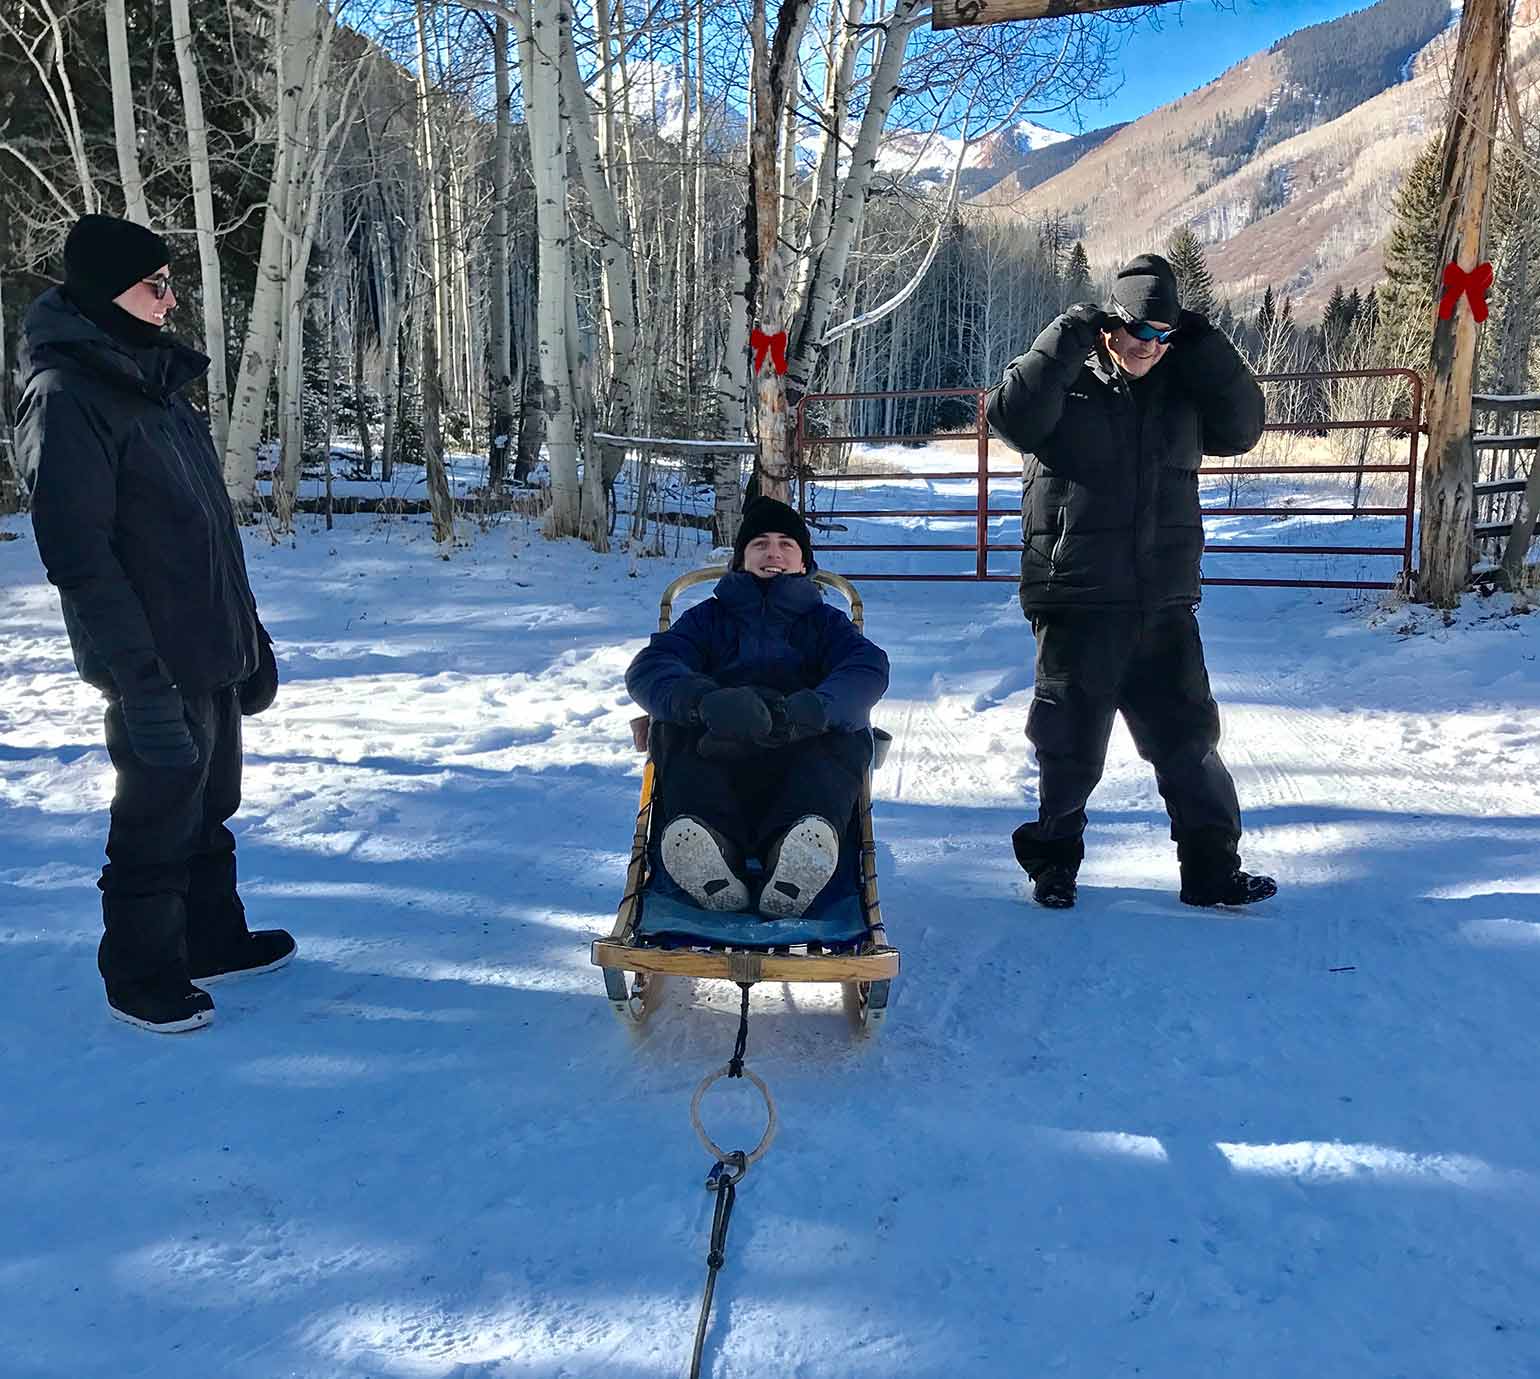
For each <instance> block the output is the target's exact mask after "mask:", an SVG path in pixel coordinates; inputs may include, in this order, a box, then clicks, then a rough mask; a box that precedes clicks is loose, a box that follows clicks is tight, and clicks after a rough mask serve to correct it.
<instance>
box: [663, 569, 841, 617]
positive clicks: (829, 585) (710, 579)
mask: <svg viewBox="0 0 1540 1379" xmlns="http://www.w3.org/2000/svg"><path fill="white" fill-rule="evenodd" d="M727 572H728V571H727V566H725V565H707V566H705V567H704V568H702V569H699V570H691V571H690V572H689V573H688V574H683V575H680V576H679V578H678V579H676V580H674V581H673V582H672V583H671V584H670V585H669V586H668V588H667V589H665V590H664V591H663V597H662V599H661V600H659V604H658V631H659V632H667V631H668V629H669V624H670V623H672V622H673V620H674V600H675V598H677V597H678V596H679V595H680V594H682V593H683V592H684V591H685V590H686V589H689V588H691V587H692V586H694V585H696V584H714V583H715V582H716V581H717V580H719V579H721V578H722V576H723V575H725V574H726V573H727ZM812 580H813V583H814V584H821V585H823V587H824V588H825V589H832V590H834V592H835V593H836V594H838V595H839V596H840V597H841V598H842V599H844V600H845V602H846V603H847V604H849V605H850V621H851V622H853V623H854V624H855V625H856V631H858V632H863V631H865V630H866V629H865V628H864V627H863V626H862V623H863V621H864V617H863V609H862V606H861V595H860V594H859V593H858V592H857V590H856V586H855V585H854V584H852V583H851V582H850V581H849V580H848V579H846V578H845V576H844V575H833V574H830V573H829V572H828V571H827V570H814V571H813V574H812Z"/></svg>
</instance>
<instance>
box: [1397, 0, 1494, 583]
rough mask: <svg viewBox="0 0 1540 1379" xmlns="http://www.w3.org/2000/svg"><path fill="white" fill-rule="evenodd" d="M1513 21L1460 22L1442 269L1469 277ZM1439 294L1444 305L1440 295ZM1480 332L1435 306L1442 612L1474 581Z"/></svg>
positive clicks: (1437, 567) (1477, 12) (1432, 416)
mask: <svg viewBox="0 0 1540 1379" xmlns="http://www.w3.org/2000/svg"><path fill="white" fill-rule="evenodd" d="M1510 20H1511V10H1510V8H1509V3H1508V0H1466V4H1465V8H1464V11H1463V13H1462V16H1461V19H1460V38H1459V48H1458V51H1457V54H1456V57H1455V71H1454V80H1453V83H1452V85H1451V87H1450V92H1449V119H1448V123H1447V125H1446V126H1445V134H1444V179H1443V217H1442V223H1441V227H1440V234H1439V243H1440V245H1441V246H1442V250H1441V253H1440V255H1439V260H1438V263H1439V267H1440V269H1441V268H1442V266H1443V265H1444V264H1447V263H1457V264H1459V266H1460V267H1461V268H1462V269H1464V270H1465V271H1466V272H1471V271H1473V270H1474V269H1475V267H1476V265H1477V264H1478V263H1480V262H1482V257H1483V244H1484V239H1485V232H1486V202H1487V189H1488V186H1489V184H1490V181H1491V170H1492V134H1493V131H1494V130H1495V129H1496V127H1497V107H1498V100H1499V96H1500V93H1501V90H1502V71H1503V63H1504V61H1505V57H1506V54H1507V50H1508V32H1509V24H1510ZM1434 295H1435V300H1437V298H1438V297H1439V296H1440V295H1441V294H1440V293H1439V292H1438V291H1435V294H1434ZM1477 334H1478V328H1477V323H1476V321H1475V318H1474V317H1473V315H1472V313H1471V306H1470V303H1469V301H1467V300H1465V299H1463V298H1462V299H1461V300H1460V301H1459V302H1458V303H1457V304H1456V306H1455V310H1454V314H1453V316H1452V317H1451V318H1450V319H1449V320H1447V321H1445V320H1442V319H1441V318H1440V317H1439V315H1438V313H1437V310H1436V309H1435V315H1434V322H1433V374H1432V379H1431V383H1430V386H1429V388H1428V449H1427V453H1426V455H1425V456H1424V458H1423V466H1422V547H1421V570H1420V579H1419V585H1418V596H1419V597H1420V598H1421V599H1422V600H1424V601H1425V602H1427V603H1431V604H1433V605H1434V606H1435V607H1438V608H1453V607H1455V606H1456V605H1458V603H1459V601H1460V595H1461V594H1462V593H1463V592H1464V590H1465V587H1466V584H1467V582H1468V581H1469V578H1470V566H1471V550H1472V545H1473V532H1472V524H1473V521H1474V515H1473V514H1474V495H1473V493H1472V484H1473V483H1474V481H1475V480H1474V472H1475V456H1474V453H1473V451H1472V449H1471V393H1472V391H1473V388H1474V383H1475V369H1476V346H1477Z"/></svg>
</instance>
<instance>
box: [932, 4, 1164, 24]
mask: <svg viewBox="0 0 1540 1379" xmlns="http://www.w3.org/2000/svg"><path fill="white" fill-rule="evenodd" d="M1173 3H1175V0H934V3H933V4H932V5H931V9H930V26H931V28H933V29H966V28H976V27H978V26H979V25H981V24H1005V23H1008V22H1009V21H1010V20H1013V19H1061V18H1063V16H1065V15H1067V14H1095V13H1097V12H1098V11H1100V10H1132V9H1140V8H1142V7H1143V6H1145V5H1170V4H1173Z"/></svg>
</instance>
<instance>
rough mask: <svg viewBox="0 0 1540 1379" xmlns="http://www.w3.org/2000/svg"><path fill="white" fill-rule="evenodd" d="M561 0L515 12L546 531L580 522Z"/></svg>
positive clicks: (573, 529) (572, 528)
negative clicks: (533, 227) (535, 247)
mask: <svg viewBox="0 0 1540 1379" xmlns="http://www.w3.org/2000/svg"><path fill="white" fill-rule="evenodd" d="M561 17H562V7H561V0H531V4H530V7H529V12H528V13H526V12H525V11H524V10H523V9H522V8H521V9H519V10H518V11H516V17H515V27H516V29H517V32H518V38H519V59H520V63H521V65H522V68H523V73H524V114H525V120H526V123H527V125H528V128H529V140H530V162H531V167H532V171H533V174H534V181H535V215H536V223H537V227H538V234H539V240H540V286H539V295H538V306H537V318H538V325H537V329H536V335H537V339H538V353H539V356H540V380H541V398H540V402H541V406H540V410H541V412H542V413H543V417H544V423H545V437H546V456H547V460H548V462H549V464H550V468H551V511H550V515H549V517H548V519H547V524H546V531H547V534H548V535H550V536H552V537H565V536H577V535H579V534H580V529H581V522H582V495H581V492H580V488H579V480H578V444H577V434H576V417H575V413H574V409H573V401H574V399H573V389H572V378H571V374H570V371H569V368H568V362H567V360H568V341H567V298H568V295H569V291H570V275H569V270H568V259H567V252H568V250H567V230H568V222H567V158H566V149H565V148H564V147H563V145H562V119H561V108H560V103H561V67H560V63H561Z"/></svg>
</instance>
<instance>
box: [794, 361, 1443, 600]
mask: <svg viewBox="0 0 1540 1379" xmlns="http://www.w3.org/2000/svg"><path fill="white" fill-rule="evenodd" d="M1374 379H1379V380H1386V381H1389V380H1395V379H1399V380H1401V381H1402V383H1403V384H1404V389H1405V394H1406V395H1407V396H1409V398H1410V407H1409V408H1408V415H1406V416H1400V417H1368V418H1364V419H1361V420H1348V421H1328V420H1314V421H1300V422H1269V423H1268V425H1267V430H1268V431H1270V432H1290V433H1296V434H1307V435H1321V434H1324V433H1326V432H1329V431H1376V430H1380V431H1389V432H1390V433H1391V434H1392V436H1393V437H1394V438H1395V439H1397V440H1401V439H1404V441H1405V444H1406V447H1407V455H1406V460H1405V462H1404V463H1393V464H1366V463H1352V464H1297V465H1294V464H1277V465H1260V466H1258V465H1238V464H1235V463H1234V462H1229V461H1221V462H1220V463H1219V464H1216V465H1210V464H1204V466H1203V467H1202V468H1201V469H1200V470H1199V471H1198V478H1199V480H1200V482H1201V481H1202V480H1205V479H1225V478H1228V479H1230V480H1231V481H1232V483H1234V482H1235V481H1237V480H1240V479H1249V478H1254V477H1260V476H1265V475H1291V476H1292V475H1326V474H1340V475H1352V476H1354V478H1355V480H1361V477H1362V476H1364V475H1370V474H1374V475H1379V474H1394V475H1401V476H1404V480H1405V500H1404V502H1402V503H1400V504H1399V505H1397V506H1395V507H1368V506H1363V505H1361V504H1358V503H1356V502H1355V503H1354V504H1353V505H1352V506H1349V507H1338V506H1321V507H1297V506H1279V507H1272V506H1244V505H1232V506H1225V507H1205V508H1204V509H1203V515H1204V517H1205V518H1209V517H1264V518H1265V517H1273V518H1296V517H1346V518H1360V517H1375V518H1401V519H1403V523H1404V525H1403V527H1402V539H1401V541H1400V543H1399V544H1397V545H1394V546H1352V545H1346V546H1328V545H1316V544H1304V545H1290V544H1287V543H1270V544H1254V543H1242V542H1212V541H1211V542H1209V543H1207V544H1206V545H1205V547H1204V554H1205V556H1209V555H1216V556H1217V555H1224V554H1229V555H1269V556H1305V557H1323V558H1329V557H1342V556H1353V557H1369V558H1375V559H1386V560H1390V559H1394V560H1396V561H1397V562H1398V563H1397V565H1396V566H1395V567H1393V570H1391V571H1387V577H1386V578H1383V579H1372V580H1368V579H1330V578H1319V579H1276V578H1265V579H1264V578H1256V579H1235V578H1225V577H1211V576H1205V577H1204V580H1203V582H1204V583H1205V584H1235V585H1250V586H1254V587H1270V588H1300V589H1395V588H1404V587H1406V585H1407V582H1408V579H1409V575H1410V571H1411V569H1412V540H1413V522H1414V513H1415V511H1416V501H1417V462H1418V456H1417V448H1418V440H1419V437H1420V434H1421V427H1422V380H1421V378H1420V377H1419V376H1418V375H1417V374H1416V373H1414V372H1413V371H1412V370H1410V369H1345V370H1335V371H1329V372H1318V373H1285V374H1259V375H1258V381H1259V382H1261V383H1263V384H1276V385H1283V386H1291V387H1296V388H1301V389H1304V388H1325V387H1327V386H1329V385H1330V384H1332V383H1351V382H1353V381H1355V380H1374ZM987 391H988V390H987V389H984V388H918V389H910V390H906V391H902V392H867V393H809V394H808V395H807V396H805V397H804V398H803V399H802V400H801V402H800V403H799V405H798V407H797V453H798V455H800V456H801V457H802V463H801V465H800V467H799V470H798V474H797V500H798V507H799V508H800V510H801V511H802V513H803V514H804V515H805V516H808V517H811V518H817V519H825V518H827V519H831V520H832V519H836V518H858V519H878V520H884V519H885V520H893V519H903V518H916V517H923V518H926V519H930V518H946V519H953V520H955V519H958V518H966V519H971V520H972V522H973V539H972V540H971V541H962V542H916V541H895V542H869V541H849V542H846V541H826V540H824V539H822V538H820V539H819V542H818V550H819V554H820V555H823V554H824V553H826V552H833V551H872V552H877V551H884V552H905V553H912V552H952V553H956V554H964V553H971V554H972V556H973V558H974V559H973V570H972V571H971V572H969V573H951V574H914V573H904V574H893V573H882V572H873V571H867V572H862V571H856V570H849V571H847V570H841V571H840V573H841V574H844V575H846V576H847V578H850V579H883V580H949V581H956V580H997V581H1001V582H1005V581H1009V582H1012V583H1014V582H1015V580H1016V578H1017V576H1016V574H1015V573H1010V574H1006V573H1000V572H994V571H991V569H990V561H989V557H990V556H991V555H992V554H994V553H996V552H1010V551H1016V552H1019V551H1020V550H1021V549H1022V543H1021V542H1020V541H999V540H991V539H990V530H989V527H990V522H991V519H994V518H1001V517H1016V518H1018V519H1019V518H1020V516H1021V505H1020V498H1019V496H1018V498H1017V500H1016V505H1015V506H1014V507H997V506H994V505H993V504H992V502H991V499H990V494H989V484H990V481H991V480H1002V479H1020V477H1021V469H1020V466H1019V465H1016V464H1013V465H1012V466H1011V467H1010V468H993V469H992V468H991V467H990V450H989V446H990V435H989V426H988V423H987V422H986V421H985V417H984V399H985V395H986V393H987ZM922 398H942V399H957V400H958V402H966V401H967V400H970V399H971V411H972V414H973V429H972V430H969V431H948V432H926V433H905V434H902V435H894V434H876V435H822V436H815V435H809V434H808V429H807V409H808V407H809V406H810V405H817V404H820V403H833V404H841V403H876V402H881V403H898V402H903V401H914V400H918V399H922ZM897 441H901V442H904V443H911V442H931V441H954V442H955V441H972V442H974V444H975V446H976V455H977V466H976V467H975V468H974V469H972V470H945V471H940V470H916V471H908V470H905V471H904V472H903V474H902V476H901V477H902V478H903V479H906V480H910V479H912V480H941V479H945V480H951V481H954V482H956V481H964V482H968V481H971V482H972V483H973V485H974V487H975V495H974V501H973V502H972V503H971V504H970V505H969V506H967V507H960V508H847V507H840V506H836V507H832V508H823V509H818V510H817V511H814V512H809V509H808V497H809V487H810V485H814V484H818V483H831V484H835V485H840V484H860V483H877V484H882V483H892V482H893V480H894V477H895V476H894V475H893V474H891V473H860V472H855V473H852V472H848V471H844V470H839V471H836V470H823V469H820V468H819V466H818V464H817V463H816V459H817V455H818V452H819V451H820V450H823V449H826V448H827V447H830V446H850V445H856V444H872V443H882V442H889V443H891V442H897ZM1365 445H1367V440H1366V441H1365ZM1012 458H1013V459H1014V455H1013V456H1012ZM1398 487H1399V485H1398Z"/></svg>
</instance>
